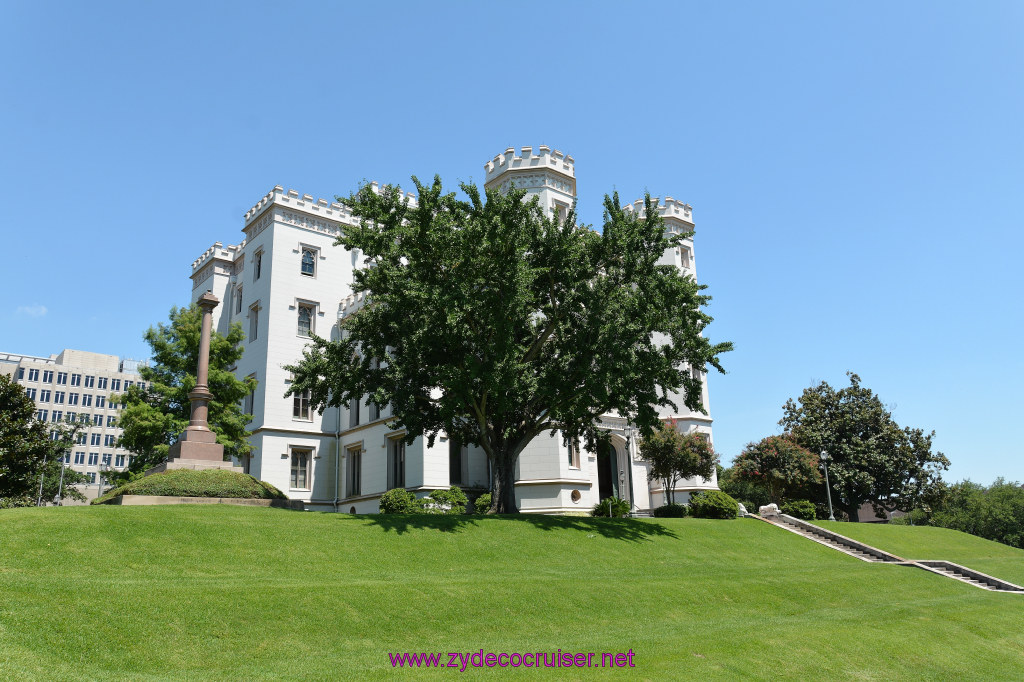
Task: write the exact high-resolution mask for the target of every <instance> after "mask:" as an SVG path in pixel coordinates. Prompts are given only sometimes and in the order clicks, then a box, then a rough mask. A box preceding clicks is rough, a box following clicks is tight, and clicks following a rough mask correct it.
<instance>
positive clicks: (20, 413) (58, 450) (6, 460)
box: [0, 375, 86, 507]
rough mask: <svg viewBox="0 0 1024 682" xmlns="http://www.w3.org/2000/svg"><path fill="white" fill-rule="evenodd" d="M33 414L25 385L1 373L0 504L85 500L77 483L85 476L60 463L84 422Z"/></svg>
mask: <svg viewBox="0 0 1024 682" xmlns="http://www.w3.org/2000/svg"><path fill="white" fill-rule="evenodd" d="M35 416H36V405H35V403H34V402H33V401H32V399H31V398H29V397H28V395H27V394H26V393H25V389H24V388H22V387H21V386H19V385H18V384H17V383H15V382H14V381H12V380H11V379H10V377H7V376H4V375H0V507H13V506H25V505H34V504H36V502H37V501H38V500H39V499H40V498H41V499H42V500H44V501H47V502H48V501H50V500H54V499H63V498H65V497H69V498H71V499H74V500H84V499H85V497H84V496H83V495H82V494H81V493H80V492H79V491H78V490H77V489H75V488H74V487H73V486H74V484H76V483H84V482H85V481H86V478H85V476H84V475H83V474H80V473H78V472H76V471H74V470H72V469H66V468H65V467H64V463H63V461H62V460H63V458H64V455H65V454H66V453H67V452H68V451H69V450H70V449H71V447H72V445H73V444H74V440H75V434H76V433H77V431H78V430H79V429H80V428H82V425H81V424H47V423H46V422H42V421H38V420H37V419H36V418H35ZM62 469H63V471H62ZM62 476H63V480H62ZM58 496H59V497H58Z"/></svg>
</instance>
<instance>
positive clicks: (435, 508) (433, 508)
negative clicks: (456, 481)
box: [420, 485, 469, 515]
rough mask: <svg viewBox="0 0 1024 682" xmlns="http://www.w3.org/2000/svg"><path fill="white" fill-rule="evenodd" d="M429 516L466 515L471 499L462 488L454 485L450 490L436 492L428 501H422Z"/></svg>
mask: <svg viewBox="0 0 1024 682" xmlns="http://www.w3.org/2000/svg"><path fill="white" fill-rule="evenodd" d="M420 502H421V504H422V505H423V511H424V512H425V513H427V514H449V515H451V514H465V513H466V505H468V504H469V498H467V497H466V493H464V492H462V488H460V487H459V486H457V485H453V486H452V487H451V488H449V489H448V490H435V491H434V492H432V493H430V496H429V497H428V498H427V499H426V500H420Z"/></svg>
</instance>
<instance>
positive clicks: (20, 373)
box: [18, 367, 25, 381]
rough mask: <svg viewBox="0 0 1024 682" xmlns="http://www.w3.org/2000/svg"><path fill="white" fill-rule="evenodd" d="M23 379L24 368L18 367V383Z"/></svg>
mask: <svg viewBox="0 0 1024 682" xmlns="http://www.w3.org/2000/svg"><path fill="white" fill-rule="evenodd" d="M24 378H25V368H24V367H19V368H18V381H22V380H23V379H24Z"/></svg>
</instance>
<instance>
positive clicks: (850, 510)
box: [846, 504, 860, 523]
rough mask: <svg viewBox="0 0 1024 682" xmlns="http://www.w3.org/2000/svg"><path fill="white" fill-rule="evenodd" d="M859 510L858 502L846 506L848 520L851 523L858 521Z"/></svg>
mask: <svg viewBox="0 0 1024 682" xmlns="http://www.w3.org/2000/svg"><path fill="white" fill-rule="evenodd" d="M859 512H860V505H859V504H857V505H853V504H851V505H850V506H848V507H847V508H846V513H847V514H848V515H849V516H850V522H851V523H857V522H858V521H860V513H859Z"/></svg>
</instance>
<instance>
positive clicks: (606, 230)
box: [288, 177, 732, 512]
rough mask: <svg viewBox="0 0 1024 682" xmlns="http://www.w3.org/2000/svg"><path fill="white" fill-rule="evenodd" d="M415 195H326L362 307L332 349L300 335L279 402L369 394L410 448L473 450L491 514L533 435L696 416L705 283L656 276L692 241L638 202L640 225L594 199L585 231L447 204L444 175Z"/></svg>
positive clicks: (486, 200)
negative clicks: (290, 378)
mask: <svg viewBox="0 0 1024 682" xmlns="http://www.w3.org/2000/svg"><path fill="white" fill-rule="evenodd" d="M413 182H414V183H415V185H416V190H417V193H418V201H417V203H415V204H413V203H412V202H410V201H409V200H408V199H407V198H406V197H405V196H404V195H403V194H402V193H401V192H400V191H399V189H398V188H397V187H392V186H386V187H384V188H383V189H382V190H380V191H375V189H374V188H373V187H371V186H370V185H364V186H362V187H361V188H360V189H359V190H358V191H357V192H356V193H355V194H353V195H352V196H350V197H348V198H346V199H342V198H339V201H342V202H344V203H345V205H346V206H348V207H349V208H350V209H351V210H352V213H353V215H354V216H356V218H357V219H359V224H358V225H357V226H355V227H349V228H346V229H345V230H344V232H343V234H342V235H341V237H340V238H339V239H338V241H337V244H339V245H341V246H343V247H344V248H346V249H348V250H354V251H356V252H357V253H358V254H360V255H361V256H362V258H363V263H364V265H365V266H366V267H363V268H361V269H359V270H357V271H356V274H355V284H354V287H353V289H354V291H356V292H363V293H365V294H367V295H368V299H369V301H370V303H369V304H367V305H364V306H363V307H362V308H360V309H359V310H358V311H357V312H356V313H355V314H353V315H351V316H349V317H347V318H346V319H345V320H343V321H342V323H341V326H342V330H343V333H342V335H341V338H340V339H338V340H333V341H327V340H325V339H323V338H319V337H313V339H312V343H311V344H310V345H309V346H308V347H307V349H306V351H305V352H304V353H303V357H302V359H301V361H300V362H299V363H298V364H297V365H295V366H293V367H289V368H288V369H289V370H290V371H292V372H293V373H294V376H295V380H294V382H293V384H292V386H291V388H290V391H289V393H294V392H297V391H302V390H305V389H309V390H310V392H311V396H312V400H313V402H314V404H316V405H318V407H319V409H320V410H321V411H322V410H323V409H324V408H325V407H326V406H328V405H334V406H340V405H343V404H345V403H347V402H348V401H349V400H351V399H352V398H360V399H362V398H364V397H365V396H369V397H370V399H371V400H372V401H373V402H375V403H376V404H377V405H379V406H382V407H383V406H385V405H388V404H390V405H391V406H392V408H393V412H392V414H393V415H394V416H393V422H394V423H395V426H397V427H402V428H404V429H405V430H406V438H407V439H408V440H409V442H411V441H412V440H413V439H414V438H416V437H418V436H426V437H427V438H428V440H429V441H431V442H432V441H433V438H434V437H435V436H436V435H437V434H438V433H440V432H442V431H443V432H445V433H447V434H448V435H449V436H450V437H452V438H454V439H456V440H457V441H459V442H462V443H466V444H474V445H479V446H481V447H482V448H483V450H484V451H485V452H486V453H487V455H488V457H489V458H490V459H491V461H492V463H493V467H492V469H493V471H494V478H493V480H492V485H494V490H495V494H494V502H493V506H492V510H495V511H503V512H506V511H515V508H514V507H515V502H514V497H513V496H512V474H513V467H514V463H515V460H516V458H517V457H518V455H519V453H520V452H521V451H522V449H523V448H524V447H525V446H526V445H527V444H528V443H529V442H530V441H531V440H532V439H533V438H534V437H536V436H537V435H538V434H540V433H542V432H544V431H546V430H547V431H552V432H554V431H562V432H563V433H564V434H565V435H566V436H567V437H569V438H573V439H575V438H578V437H582V438H583V439H584V440H585V441H586V443H587V444H588V446H589V447H592V446H593V444H594V443H595V442H596V440H597V439H598V437H599V436H600V434H599V433H598V428H597V422H598V420H599V417H600V415H601V414H605V413H608V412H612V411H615V412H617V413H619V414H620V415H623V416H625V417H627V418H628V419H630V420H631V421H632V422H633V423H635V424H637V425H638V426H639V427H640V429H641V430H642V431H643V432H644V433H651V432H652V430H653V429H654V428H655V427H656V426H657V425H658V423H660V422H659V417H658V407H659V406H672V407H673V408H674V407H675V406H674V405H673V403H672V400H671V395H672V394H675V393H682V394H683V395H684V396H685V404H686V405H687V406H688V407H690V408H691V409H695V410H703V407H702V405H701V402H700V394H701V381H700V379H699V378H698V377H695V376H694V375H692V374H691V373H690V371H689V367H695V368H697V369H699V370H701V371H704V370H705V369H706V368H707V367H708V366H711V367H715V368H716V369H718V370H720V371H721V370H722V368H721V365H720V364H719V358H718V356H719V355H720V354H721V353H724V352H726V351H728V350H730V349H731V347H732V346H731V344H729V343H719V344H712V343H710V342H709V341H708V340H707V339H706V338H705V337H704V336H703V334H702V332H703V331H704V329H705V328H706V326H707V325H708V323H709V322H710V321H711V318H710V317H709V316H708V315H707V314H706V313H705V312H703V310H702V307H703V306H705V305H706V304H707V303H708V302H709V300H710V298H709V297H708V296H706V295H705V294H704V293H702V291H703V289H704V287H703V286H700V285H698V284H697V283H696V282H695V281H694V279H693V278H692V277H690V276H685V275H683V274H682V273H681V272H680V271H679V270H678V269H676V268H675V267H673V266H669V265H658V260H659V259H660V258H661V257H662V255H663V254H664V253H665V251H666V249H669V248H673V247H675V246H677V245H678V244H679V243H680V242H681V240H683V239H684V238H685V237H686V236H687V235H670V234H667V233H666V231H665V230H664V226H663V223H662V219H661V217H660V216H659V214H658V211H657V207H656V206H655V205H653V204H652V201H651V198H650V197H649V196H648V197H647V199H646V214H645V215H644V216H638V215H636V214H635V213H632V212H630V211H625V210H623V209H622V208H621V207H620V205H619V199H618V196H614V197H607V196H606V197H605V202H604V206H605V212H604V225H603V230H602V232H600V233H598V232H595V231H594V230H591V229H590V228H589V227H586V226H582V225H577V224H576V221H575V211H570V213H569V215H568V217H567V219H566V220H562V221H560V220H558V219H557V218H553V217H550V216H548V215H547V214H546V212H545V209H543V208H542V207H541V206H540V205H539V203H538V201H537V200H536V199H535V198H530V199H527V197H526V193H525V192H523V191H521V190H515V189H513V190H510V191H509V192H508V193H507V194H501V193H499V192H497V191H493V190H489V191H487V193H486V195H481V193H480V191H479V190H478V189H477V188H476V187H475V186H473V185H468V184H462V185H461V186H460V187H461V189H462V191H463V193H464V195H465V196H464V198H459V197H457V196H456V194H455V193H453V192H445V191H444V190H443V189H442V185H441V180H440V178H437V177H435V179H434V182H433V184H431V185H423V184H421V183H420V182H419V180H417V179H416V178H413Z"/></svg>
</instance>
